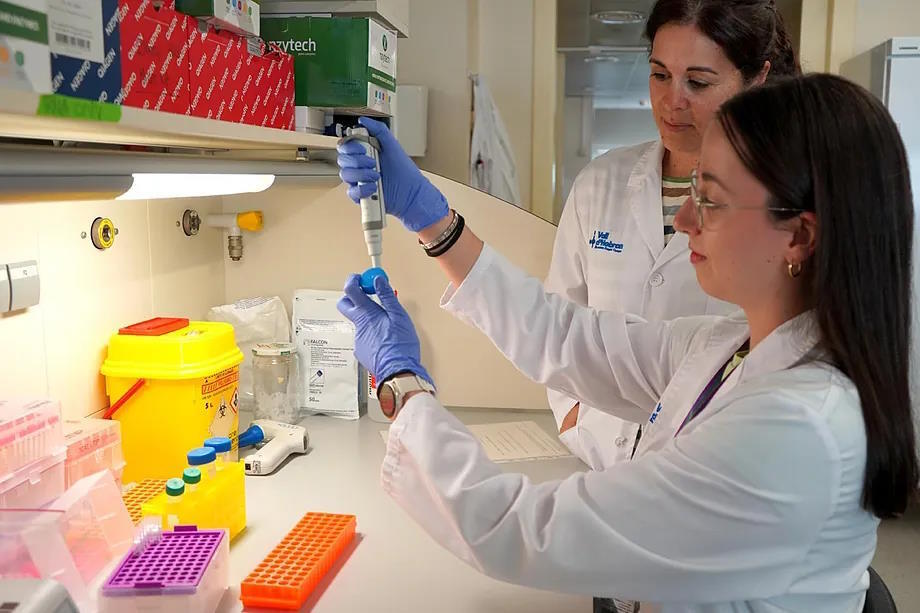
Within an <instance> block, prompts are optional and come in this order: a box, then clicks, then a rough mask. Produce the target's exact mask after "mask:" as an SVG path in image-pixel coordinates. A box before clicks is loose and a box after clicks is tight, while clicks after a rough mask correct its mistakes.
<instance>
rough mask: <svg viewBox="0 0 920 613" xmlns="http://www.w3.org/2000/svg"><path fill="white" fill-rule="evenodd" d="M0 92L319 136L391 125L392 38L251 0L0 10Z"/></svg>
mask: <svg viewBox="0 0 920 613" xmlns="http://www.w3.org/2000/svg"><path fill="white" fill-rule="evenodd" d="M260 34H261V36H262V37H263V38H264V39H265V40H264V41H263V40H262V39H260V38H259V36H260ZM265 41H267V42H265ZM0 89H18V90H27V91H34V92H38V93H49V92H53V93H57V94H61V95H65V96H72V97H76V98H82V99H85V100H91V101H95V102H108V103H114V104H123V105H125V106H131V107H136V108H144V109H153V110H157V111H164V112H171V113H178V114H183V115H192V116H195V117H203V118H209V119H219V120H223V121H229V122H235V123H246V124H250V125H256V126H263V127H272V128H280V129H285V130H292V129H299V130H310V131H314V132H318V131H322V129H323V128H324V127H325V125H324V124H325V121H326V116H327V115H328V114H329V113H330V112H332V113H345V114H354V115H358V114H361V115H372V116H378V117H390V116H392V115H393V113H394V110H395V104H396V33H395V32H392V31H390V30H387V29H386V28H384V27H383V26H381V25H380V24H378V23H377V22H376V21H374V20H372V19H361V18H334V17H313V16H302V15H300V16H298V15H295V16H283V15H268V16H260V12H259V4H258V2H256V1H255V0H0ZM295 106H296V109H295Z"/></svg>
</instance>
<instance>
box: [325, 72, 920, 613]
mask: <svg viewBox="0 0 920 613" xmlns="http://www.w3.org/2000/svg"><path fill="white" fill-rule="evenodd" d="M828 109H833V110H834V112H833V113H829V112H827V110H828ZM362 121H364V123H365V124H366V125H367V126H368V127H369V130H370V132H371V133H372V134H373V135H374V136H377V138H378V139H380V142H381V145H382V152H381V163H382V170H383V182H384V189H394V190H395V191H396V192H397V194H398V197H395V198H387V207H388V211H389V212H390V214H392V215H394V216H396V217H398V218H399V219H400V220H401V221H402V222H403V224H404V225H405V226H406V227H408V228H410V229H412V230H414V231H416V232H418V236H419V239H420V240H421V241H422V242H423V243H427V244H428V245H427V247H426V250H427V251H428V252H429V254H431V255H435V256H437V261H438V263H439V264H440V265H441V267H442V269H443V270H444V271H445V272H446V274H447V276H448V278H449V279H450V281H451V286H450V287H449V288H448V290H447V293H446V294H445V296H444V299H443V304H444V307H445V308H446V309H447V310H449V311H451V312H452V313H454V314H456V315H457V316H458V317H460V318H462V319H463V320H464V321H466V322H468V323H470V324H472V325H474V326H476V327H478V328H479V329H480V330H482V331H483V332H484V333H485V334H486V335H488V336H489V337H490V338H491V339H492V340H493V342H495V344H496V345H497V346H498V348H499V349H500V350H501V351H502V352H503V353H504V354H505V355H506V356H508V358H509V359H510V360H511V361H512V362H514V364H515V365H516V366H517V367H518V368H519V369H520V370H521V371H522V372H523V373H525V374H526V375H528V376H530V377H531V378H532V379H534V380H535V381H538V382H540V383H543V384H545V385H548V386H550V387H553V388H555V389H561V390H564V391H566V392H567V393H569V394H571V395H572V396H573V397H575V398H584V399H585V400H586V401H587V402H590V403H591V404H592V405H594V406H605V403H606V402H607V401H608V400H609V399H610V398H617V399H618V400H619V401H620V404H622V405H630V406H631V407H632V411H641V410H644V409H646V408H647V407H651V410H650V411H648V412H647V414H646V418H645V420H644V423H645V425H644V429H643V436H642V438H641V439H640V441H639V443H638V446H637V448H636V454H635V458H634V459H633V461H631V462H624V463H621V464H617V465H615V466H612V467H610V468H608V469H606V470H603V471H591V472H587V473H578V474H574V475H572V476H570V477H569V478H567V479H565V480H562V481H554V482H548V483H539V484H534V483H532V482H530V481H529V480H528V479H527V478H526V477H525V476H523V475H521V474H513V473H504V472H502V470H501V469H500V468H499V467H498V466H497V465H495V464H493V463H492V462H490V461H489V460H488V458H487V457H486V455H485V453H484V451H483V449H482V447H481V446H480V445H479V443H478V441H477V439H476V438H475V437H474V436H473V435H472V434H471V433H470V432H469V430H468V429H466V428H465V427H464V426H463V425H462V424H460V423H459V421H458V420H457V419H456V418H455V417H453V416H452V415H451V414H450V413H449V412H447V411H446V410H445V409H444V408H443V407H442V406H441V405H440V403H439V402H438V401H437V400H436V398H435V395H434V393H433V391H432V385H431V381H430V377H429V376H428V374H427V372H426V371H425V369H424V368H423V367H422V365H421V360H420V357H419V344H418V337H417V336H416V334H415V330H414V328H413V326H412V323H411V321H410V320H409V317H408V315H406V312H405V310H404V309H403V308H402V307H401V306H400V305H399V302H398V301H397V299H396V297H395V296H394V295H393V291H392V289H391V288H390V286H389V284H388V283H387V282H386V281H385V280H383V279H378V280H377V282H376V290H377V293H378V294H379V296H380V300H381V303H382V306H380V305H378V304H377V303H375V302H373V301H371V300H370V299H369V298H368V297H367V296H366V295H365V294H364V293H363V292H362V291H361V289H360V287H359V284H358V280H357V276H355V277H353V278H351V279H349V280H348V282H347V284H346V287H345V293H346V295H345V297H344V298H343V299H342V301H341V302H340V307H339V308H340V310H341V311H342V312H343V313H344V314H345V315H346V316H348V317H349V318H350V319H351V320H352V321H353V322H354V323H355V326H356V330H357V350H356V353H357V355H358V358H359V359H360V360H361V361H362V362H363V363H364V364H365V365H366V366H367V367H368V369H369V370H370V371H371V372H373V373H375V374H376V376H377V380H378V381H380V382H381V384H380V387H379V389H380V398H381V406H383V407H385V409H386V410H387V411H392V412H393V413H394V414H395V421H394V423H393V425H392V426H391V427H390V434H389V442H388V445H387V453H386V457H385V459H384V463H383V469H382V483H383V487H384V489H385V490H386V491H387V492H389V493H390V495H391V496H392V497H393V498H394V499H395V500H396V501H397V502H398V503H399V504H400V505H401V506H402V507H403V508H404V509H405V510H406V512H407V513H409V514H410V515H411V516H412V517H413V518H415V520H416V521H417V522H418V523H419V524H421V525H422V527H423V528H424V529H425V530H427V531H428V532H429V533H430V534H431V535H432V536H433V537H434V538H435V539H437V540H438V542H440V543H441V544H442V545H443V546H444V547H446V548H448V549H449V550H450V551H452V552H454V553H455V554H456V555H457V556H459V557H460V558H461V559H463V560H464V561H466V562H468V563H469V564H470V565H472V566H473V567H475V568H477V569H479V570H480V571H482V572H484V573H486V574H488V575H490V576H493V577H496V578H498V579H502V580H505V581H509V582H514V583H520V584H524V585H529V586H534V587H539V588H544V589H549V590H558V591H564V592H571V593H583V594H588V595H598V594H599V595H604V596H608V595H609V596H619V597H622V598H628V599H632V600H639V601H643V611H645V610H646V607H645V604H644V603H651V605H650V607H648V609H649V610H653V611H654V610H660V611H662V612H665V613H676V612H681V613H688V612H694V613H699V612H706V613H716V612H718V613H722V612H724V613H729V612H731V613H738V612H741V611H750V612H758V613H767V612H779V611H783V612H796V613H858V612H860V611H862V607H863V602H864V599H865V590H866V587H867V586H868V575H867V572H866V569H867V567H868V565H869V562H870V561H871V560H872V556H873V553H874V551H875V545H876V529H877V526H878V521H879V518H888V517H895V516H897V515H899V514H900V513H902V512H903V511H904V510H905V507H906V505H907V502H908V499H909V497H910V496H911V495H912V493H913V492H914V491H915V488H916V486H917V481H918V471H917V458H916V450H915V443H914V433H913V425H912V421H911V419H910V397H909V390H908V340H909V337H910V319H911V309H910V303H911V274H910V263H911V245H912V231H913V227H914V222H913V203H912V196H911V190H910V178H909V176H908V175H909V172H908V167H907V161H906V156H905V152H904V146H903V144H902V142H901V139H900V136H899V134H898V130H897V128H896V126H895V124H894V122H893V121H892V119H891V117H890V115H889V114H888V112H887V111H886V110H885V109H884V107H882V106H881V105H880V104H879V102H878V101H877V100H876V99H874V98H873V97H872V96H871V95H870V94H869V93H868V92H866V91H865V90H863V89H861V88H859V87H858V86H856V85H853V84H852V83H850V82H848V81H845V80H843V79H841V78H839V77H834V76H831V75H812V76H808V77H799V78H794V79H789V80H786V81H780V82H777V83H775V84H772V85H765V86H763V87H757V88H753V89H751V90H748V91H746V92H744V93H742V94H740V95H738V96H737V97H735V98H733V99H732V100H731V101H729V102H727V103H726V104H725V105H723V106H722V108H721V110H720V111H719V112H718V113H717V114H716V119H715V120H714V121H713V122H712V123H711V125H710V126H709V127H708V128H707V130H706V132H705V135H704V137H703V142H702V147H701V150H700V157H699V162H698V166H697V167H696V168H695V169H694V173H693V176H694V180H693V183H692V185H693V191H692V196H691V197H689V198H687V200H686V202H684V204H683V205H682V206H681V208H680V210H679V211H678V212H677V215H676V216H675V222H674V223H675V227H676V228H677V230H678V231H679V232H681V233H683V234H684V235H685V236H686V237H687V238H688V239H689V248H690V252H689V256H688V258H689V260H690V262H691V264H692V265H693V267H694V270H695V271H696V276H697V279H698V281H699V283H700V286H701V287H702V288H703V290H704V291H705V292H706V293H707V294H708V295H710V296H713V297H715V298H719V299H720V300H724V301H726V302H730V303H733V304H737V305H738V306H739V307H740V308H741V311H739V312H737V313H736V314H734V315H731V316H728V317H719V316H697V317H688V318H679V319H675V320H671V321H668V322H648V321H645V320H644V319H642V318H638V317H635V316H632V315H628V314H620V313H612V312H598V311H595V310H593V309H589V308H585V307H581V306H579V305H576V304H574V303H572V302H570V301H567V300H565V299H563V298H560V297H559V296H556V295H553V294H547V293H546V292H545V291H544V290H543V288H542V286H541V284H540V282H539V281H538V280H536V279H533V278H528V277H527V276H526V275H525V274H523V273H522V272H521V271H520V270H518V269H517V268H515V267H514V266H513V265H511V264H510V263H509V262H508V261H507V260H505V259H504V258H503V257H502V256H501V255H499V254H498V253H497V252H496V251H494V250H493V249H491V248H489V247H488V246H487V245H484V244H483V243H482V241H480V240H479V239H478V238H477V237H476V235H475V234H473V232H472V231H471V230H470V229H469V228H468V227H466V226H465V224H464V223H463V222H462V217H460V216H459V214H458V213H456V212H453V211H450V209H449V208H448V205H447V202H446V201H445V199H444V197H443V195H441V194H440V192H438V191H437V189H435V188H434V187H433V186H432V185H431V184H430V183H429V182H428V181H427V179H425V178H424V177H423V176H422V175H421V173H420V172H419V171H418V170H417V169H416V168H415V166H414V165H413V164H412V162H411V160H409V158H408V157H407V156H406V155H405V153H404V152H403V151H402V150H401V148H400V147H399V144H398V143H397V142H396V141H395V139H394V138H393V136H392V135H391V134H390V133H389V132H388V131H387V130H386V128H385V127H384V126H383V125H382V124H380V123H377V122H373V121H370V122H369V121H367V120H362ZM339 151H340V163H341V165H342V167H343V170H342V174H343V178H344V179H345V180H346V181H347V182H348V183H350V184H352V187H351V188H350V190H349V192H350V195H351V196H352V197H353V198H359V197H360V196H362V195H363V196H366V195H367V194H368V193H369V192H371V191H372V190H373V189H375V188H376V180H377V176H376V173H375V172H374V171H373V170H372V167H373V162H372V161H371V160H370V158H367V156H366V155H364V153H363V151H364V150H363V148H361V147H360V143H346V144H343V145H340V147H339ZM854 151H871V152H872V155H871V156H869V157H868V158H867V157H866V156H854V155H853V152H854ZM388 183H389V184H390V185H389V186H388V185H387V184H388ZM867 236H868V237H872V240H865V237H867ZM431 243H434V244H431ZM476 383H477V382H476V381H470V382H468V384H470V385H476Z"/></svg>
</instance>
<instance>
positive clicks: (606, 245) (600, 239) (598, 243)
mask: <svg viewBox="0 0 920 613" xmlns="http://www.w3.org/2000/svg"><path fill="white" fill-rule="evenodd" d="M588 246H590V247H591V248H592V249H599V250H601V251H612V252H613V253H623V243H615V242H613V241H612V240H610V232H604V231H602V230H595V231H594V235H593V236H592V237H591V240H589V241H588Z"/></svg>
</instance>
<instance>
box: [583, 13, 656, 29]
mask: <svg viewBox="0 0 920 613" xmlns="http://www.w3.org/2000/svg"><path fill="white" fill-rule="evenodd" d="M591 18H592V19H594V20H595V21H599V22H601V23H602V24H604V25H605V26H627V25H633V24H637V23H642V22H643V21H645V15H644V14H642V13H640V12H638V11H597V12H596V13H591Z"/></svg>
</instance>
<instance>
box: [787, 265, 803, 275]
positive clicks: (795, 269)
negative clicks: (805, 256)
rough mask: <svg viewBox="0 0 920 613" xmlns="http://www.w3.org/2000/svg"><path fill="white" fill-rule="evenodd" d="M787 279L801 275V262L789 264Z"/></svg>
mask: <svg viewBox="0 0 920 613" xmlns="http://www.w3.org/2000/svg"><path fill="white" fill-rule="evenodd" d="M787 270H788V272H789V278H790V279H795V278H797V277H798V276H799V275H801V274H802V263H801V262H794V263H793V262H789V268H788V269H787Z"/></svg>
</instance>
